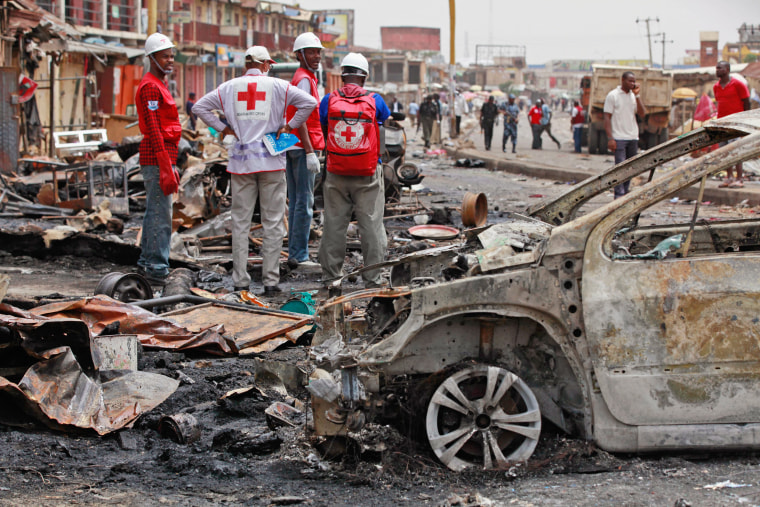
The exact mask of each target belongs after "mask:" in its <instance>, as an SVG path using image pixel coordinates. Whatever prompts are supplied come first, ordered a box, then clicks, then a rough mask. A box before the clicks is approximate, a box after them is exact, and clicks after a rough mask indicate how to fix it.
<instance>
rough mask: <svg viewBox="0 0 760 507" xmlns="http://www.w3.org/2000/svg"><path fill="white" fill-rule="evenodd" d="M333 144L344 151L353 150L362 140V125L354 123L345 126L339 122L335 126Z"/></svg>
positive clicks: (344, 123)
mask: <svg viewBox="0 0 760 507" xmlns="http://www.w3.org/2000/svg"><path fill="white" fill-rule="evenodd" d="M334 138H335V143H336V144H337V145H338V146H340V147H341V148H343V149H344V150H354V149H356V148H358V147H359V145H360V144H361V142H362V139H363V138H364V125H362V124H361V123H355V124H353V125H349V124H347V123H346V122H345V121H339V122H338V123H336V124H335V136H334Z"/></svg>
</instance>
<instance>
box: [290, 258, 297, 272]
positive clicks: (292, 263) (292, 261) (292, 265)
mask: <svg viewBox="0 0 760 507" xmlns="http://www.w3.org/2000/svg"><path fill="white" fill-rule="evenodd" d="M288 267H289V268H290V269H296V268H297V267H298V261H297V260H296V259H295V257H289V258H288Z"/></svg>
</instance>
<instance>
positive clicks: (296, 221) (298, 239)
mask: <svg viewBox="0 0 760 507" xmlns="http://www.w3.org/2000/svg"><path fill="white" fill-rule="evenodd" d="M285 154H286V157H287V166H286V170H285V177H286V178H287V180H288V257H289V258H291V259H295V260H297V261H298V262H304V261H308V260H309V231H310V230H311V218H312V216H313V214H314V211H313V210H314V176H315V175H314V174H312V173H311V172H310V171H309V170H308V169H307V168H306V151H305V150H290V151H287V152H285Z"/></svg>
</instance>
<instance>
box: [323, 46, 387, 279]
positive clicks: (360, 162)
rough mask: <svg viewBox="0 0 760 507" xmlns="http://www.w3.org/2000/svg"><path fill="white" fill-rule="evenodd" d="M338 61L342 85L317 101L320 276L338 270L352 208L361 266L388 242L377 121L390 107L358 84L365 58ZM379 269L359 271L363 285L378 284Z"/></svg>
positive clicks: (379, 255) (381, 255)
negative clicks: (322, 163) (322, 149)
mask: <svg viewBox="0 0 760 507" xmlns="http://www.w3.org/2000/svg"><path fill="white" fill-rule="evenodd" d="M340 67H341V78H342V79H343V86H342V87H341V88H340V89H339V90H337V91H335V92H332V93H330V94H328V95H325V97H324V98H323V99H322V102H321V103H320V104H319V119H320V121H321V123H322V128H323V132H324V134H325V143H326V150H327V162H326V166H327V174H326V175H325V182H324V185H323V188H324V196H325V210H324V229H323V232H322V240H321V242H320V243H319V263H320V264H321V265H322V279H323V280H325V281H327V280H331V279H335V278H338V277H340V276H341V275H342V269H343V261H344V260H345V257H346V230H347V229H348V223H349V222H350V221H351V216H352V214H353V215H354V216H356V222H357V224H358V226H359V236H360V237H361V245H362V258H363V259H364V265H365V266H370V265H372V264H377V263H379V262H382V261H383V260H384V259H385V251H386V249H387V247H388V238H387V237H386V235H385V226H384V225H383V212H384V211H385V192H384V184H383V170H382V165H381V164H382V161H381V160H380V125H382V123H383V122H384V121H385V120H387V119H388V117H389V116H390V115H391V112H390V110H389V109H388V105H387V104H386V103H385V101H384V100H383V98H382V97H381V96H380V95H378V94H376V93H369V92H368V91H367V90H365V89H364V88H363V86H364V81H365V80H366V79H367V76H368V75H369V63H368V62H367V59H366V58H365V57H364V56H363V55H361V54H359V53H349V54H347V55H346V56H345V57H344V58H343V61H342V62H341V63H340ZM381 275H382V273H381V271H380V270H379V269H373V270H369V271H365V272H364V273H362V278H364V287H365V288H376V287H379V286H381V284H382V278H381Z"/></svg>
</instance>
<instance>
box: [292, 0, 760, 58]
mask: <svg viewBox="0 0 760 507" xmlns="http://www.w3.org/2000/svg"><path fill="white" fill-rule="evenodd" d="M285 1H287V0H285ZM291 3H292V4H295V3H300V5H301V7H303V8H304V9H314V10H317V9H319V10H321V9H354V12H355V32H354V43H355V44H357V45H361V46H369V47H375V48H380V46H381V44H380V27H381V26H425V27H438V28H440V29H441V51H442V53H443V54H444V56H445V58H446V60H447V61H448V59H449V2H448V1H447V0H433V1H419V0H381V1H371V0H358V1H357V0H353V1H351V0H301V1H300V2H295V1H293V2H291ZM539 9H540V10H539ZM637 18H638V19H640V20H643V19H646V18H659V22H655V21H652V22H651V23H650V30H651V32H652V34H657V33H662V32H664V33H665V35H666V40H672V41H673V42H672V43H666V44H665V61H666V63H667V64H673V63H676V61H677V60H678V59H680V58H683V56H684V51H685V50H686V49H699V32H700V31H703V30H711V31H718V32H719V42H718V44H719V46H718V47H719V48H722V47H723V44H724V43H726V42H735V41H737V40H738V39H739V34H738V32H737V29H738V28H739V26H741V24H742V23H745V22H746V23H747V24H754V25H756V26H760V0H634V1H631V2H618V1H614V0H585V1H584V0H576V1H567V0H564V1H560V0H543V1H534V2H530V1H521V2H513V1H506V0H467V1H464V0H457V2H456V31H455V35H456V60H457V61H458V62H463V63H467V62H470V61H474V60H475V45H476V44H510V45H524V46H526V56H527V60H528V63H529V64H542V63H546V62H547V61H549V60H553V59H631V58H638V59H648V58H649V49H648V45H647V37H646V33H647V31H646V24H645V23H644V22H643V21H640V22H639V23H636V19H637ZM660 38H661V37H660ZM653 39H654V37H653ZM652 53H653V58H654V61H655V62H657V63H660V62H661V61H662V44H660V43H654V42H653V43H652Z"/></svg>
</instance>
